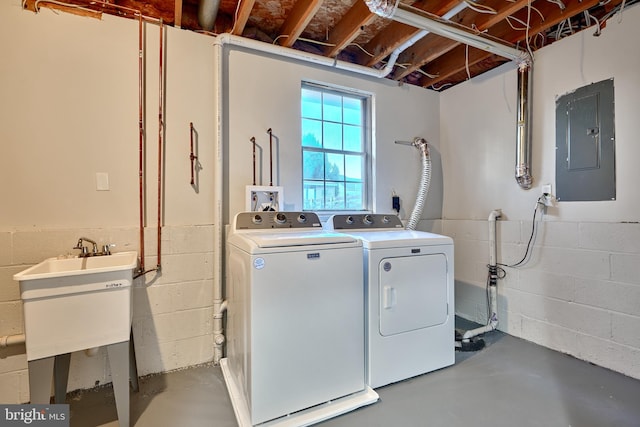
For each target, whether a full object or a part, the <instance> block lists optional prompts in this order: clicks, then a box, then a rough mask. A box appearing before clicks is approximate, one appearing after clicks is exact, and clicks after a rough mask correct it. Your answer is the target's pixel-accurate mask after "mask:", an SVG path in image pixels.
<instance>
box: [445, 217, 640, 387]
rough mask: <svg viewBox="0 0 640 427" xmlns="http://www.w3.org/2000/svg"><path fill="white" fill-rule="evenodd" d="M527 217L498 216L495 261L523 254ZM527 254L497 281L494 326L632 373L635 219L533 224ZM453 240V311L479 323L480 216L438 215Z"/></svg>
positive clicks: (639, 296) (638, 312) (638, 248)
mask: <svg viewBox="0 0 640 427" xmlns="http://www.w3.org/2000/svg"><path fill="white" fill-rule="evenodd" d="M531 225H532V223H531V221H502V220H500V221H498V224H497V234H498V260H499V262H501V263H505V264H513V263H515V262H517V261H519V260H520V259H521V258H522V256H523V255H524V253H525V248H526V244H527V241H528V240H529V236H530V233H531ZM538 227H539V228H538V233H537V237H536V239H535V246H534V249H533V253H532V256H531V259H530V261H529V262H528V263H527V264H526V265H524V266H522V267H520V268H505V271H506V272H507V276H506V277H505V278H504V279H503V280H499V281H498V293H499V297H498V312H499V313H498V316H499V321H500V324H499V329H500V330H502V331H504V332H507V333H509V334H511V335H514V336H517V337H521V338H524V339H526V340H529V341H533V342H535V343H538V344H541V345H544V346H546V347H549V348H552V349H554V350H558V351H561V352H564V353H567V354H570V355H572V356H575V357H577V358H579V359H584V360H588V361H589V362H592V363H595V364H597V365H600V366H604V367H606V368H609V369H612V370H615V371H618V372H621V373H623V374H626V375H629V376H631V377H634V378H640V334H639V333H638V331H639V330H640V224H638V223H604V222H564V221H562V222H560V221H543V222H542V223H538ZM443 232H444V234H446V235H449V236H452V237H453V238H454V241H455V257H456V273H455V275H456V313H457V314H459V315H461V316H462V317H465V318H468V319H470V320H473V321H476V322H479V323H482V324H484V323H486V321H487V309H486V306H487V305H486V298H485V296H484V295H485V283H486V277H487V268H486V265H487V264H488V261H489V243H488V238H489V231H488V222H487V221H474V220H444V221H443Z"/></svg>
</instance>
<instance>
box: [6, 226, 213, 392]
mask: <svg viewBox="0 0 640 427" xmlns="http://www.w3.org/2000/svg"><path fill="white" fill-rule="evenodd" d="M138 232H139V231H138V229H137V228H110V229H73V230H72V229H44V230H29V231H3V232H0V313H2V316H0V336H3V335H14V334H21V333H23V332H24V322H23V315H22V302H21V300H20V290H19V285H18V283H17V282H15V281H14V280H13V279H12V277H13V275H14V274H15V273H18V272H19V271H22V270H24V269H25V268H27V267H29V266H31V265H33V264H36V263H38V262H40V261H42V260H43V259H45V258H49V257H55V256H58V255H66V254H68V253H74V252H76V251H74V250H73V249H71V248H72V247H73V246H74V245H75V243H76V241H77V239H78V237H79V236H87V237H90V238H93V239H94V240H96V241H98V242H99V243H102V242H105V243H106V242H110V243H115V244H116V247H115V248H114V252H116V251H127V250H135V251H138V252H139V244H138ZM156 236H157V229H155V228H148V229H146V233H145V255H146V256H145V264H146V268H147V269H149V268H153V267H155V266H156V262H157V261H156V253H157V244H156V242H157V238H156ZM212 262H213V226H210V225H202V226H171V227H164V228H163V230H162V269H161V274H156V273H148V274H147V275H146V276H144V277H140V278H138V279H136V280H135V282H134V288H133V331H134V340H135V346H136V357H137V363H138V373H139V374H140V375H145V374H149V373H156V372H164V371H169V370H174V369H179V368H183V367H188V366H192V365H197V364H200V363H206V362H210V361H212V359H213V329H212V318H213V265H212ZM79 321H81V319H79ZM27 339H28V337H27ZM110 378H111V374H110V370H109V365H108V360H107V355H106V350H105V349H104V348H101V349H100V350H99V351H98V353H97V354H96V355H95V356H92V357H89V356H87V355H86V354H85V353H84V352H76V353H73V354H72V358H71V368H70V373H69V386H68V390H69V391H71V390H75V389H84V388H90V387H94V386H95V385H98V384H104V383H108V382H110V381H111V379H110ZM28 401H29V377H28V369H27V358H26V354H25V347H24V345H20V346H13V347H8V348H5V349H0V402H2V403H24V402H28Z"/></svg>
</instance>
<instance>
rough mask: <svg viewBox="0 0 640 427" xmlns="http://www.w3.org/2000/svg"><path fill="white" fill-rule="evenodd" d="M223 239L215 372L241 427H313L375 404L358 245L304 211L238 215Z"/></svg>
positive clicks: (360, 248) (358, 243) (359, 246)
mask: <svg viewBox="0 0 640 427" xmlns="http://www.w3.org/2000/svg"><path fill="white" fill-rule="evenodd" d="M229 233H230V234H229V236H228V238H227V269H226V276H227V281H226V301H227V325H226V326H227V327H226V338H227V346H226V357H225V358H223V359H222V360H221V365H222V371H223V375H224V379H225V382H226V385H227V389H228V391H229V395H230V397H231V401H232V404H233V408H234V412H235V414H236V418H237V420H238V424H239V425H240V426H252V425H256V424H264V425H287V426H298V425H309V424H313V423H315V422H319V421H322V420H324V419H327V418H331V417H333V416H336V415H339V414H342V413H345V412H348V411H350V410H352V409H356V408H358V407H361V406H364V405H368V404H371V403H374V402H376V401H377V400H378V395H377V394H376V392H375V391H373V390H372V389H371V388H370V387H369V386H368V385H367V384H366V382H365V366H364V364H365V344H364V343H365V336H364V304H363V301H364V288H363V268H362V263H363V260H362V243H361V242H360V241H359V240H357V239H356V238H354V237H352V236H349V235H345V234H341V233H335V232H327V231H325V230H323V228H322V224H321V222H320V220H319V218H318V216H317V215H316V214H315V213H309V212H242V213H239V214H237V215H236V216H235V218H234V221H233V224H232V226H231V229H230V232H229Z"/></svg>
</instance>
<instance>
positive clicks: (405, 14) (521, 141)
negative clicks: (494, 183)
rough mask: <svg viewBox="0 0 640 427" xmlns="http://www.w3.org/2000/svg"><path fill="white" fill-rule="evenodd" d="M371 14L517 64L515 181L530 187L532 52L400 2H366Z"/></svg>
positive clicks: (366, 0) (377, 0)
mask: <svg viewBox="0 0 640 427" xmlns="http://www.w3.org/2000/svg"><path fill="white" fill-rule="evenodd" d="M365 3H366V4H367V6H369V9H370V10H371V12H373V13H375V14H377V15H379V16H382V17H384V18H389V19H392V20H394V21H396V22H401V23H403V24H406V25H411V26H412V27H415V28H420V29H422V30H427V31H430V32H432V33H434V34H438V35H439V36H442V37H446V38H448V39H451V40H455V41H457V42H460V43H464V44H467V45H469V46H473V47H475V48H478V49H481V50H484V51H486V52H490V53H493V54H496V55H500V56H502V57H504V58H507V59H511V60H515V61H517V62H518V67H519V70H518V132H517V133H518V135H517V147H516V181H517V182H518V184H519V185H520V187H522V188H523V189H525V190H528V189H530V188H531V182H532V178H531V164H530V162H531V131H530V129H531V127H530V126H529V122H530V116H531V105H532V99H531V96H530V94H529V91H530V89H531V81H532V74H533V73H532V72H531V68H532V64H533V58H532V57H531V55H530V54H529V52H526V51H523V50H519V49H515V48H513V47H510V46H507V45H504V44H502V43H500V42H499V41H496V40H494V39H492V38H489V37H487V36H484V35H482V34H476V33H471V32H469V31H468V30H466V29H464V28H463V27H461V26H459V25H456V24H454V23H452V22H450V21H448V20H446V19H442V18H441V17H439V16H437V15H433V14H430V13H427V12H424V11H422V10H419V9H415V8H412V7H410V6H406V5H404V4H402V3H400V2H398V1H397V0H365Z"/></svg>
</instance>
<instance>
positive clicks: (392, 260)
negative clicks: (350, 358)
mask: <svg viewBox="0 0 640 427" xmlns="http://www.w3.org/2000/svg"><path fill="white" fill-rule="evenodd" d="M325 228H326V229H328V230H333V231H339V232H343V233H347V234H348V235H350V236H353V237H356V238H358V239H360V240H361V241H362V243H363V253H364V280H365V300H366V304H365V305H366V309H365V316H366V320H365V325H366V354H367V358H366V381H367V384H368V385H369V386H371V387H372V388H377V387H381V386H384V385H387V384H390V383H394V382H397V381H401V380H404V379H407V378H410V377H414V376H417V375H421V374H424V373H427V372H431V371H434V370H437V369H440V368H444V367H446V366H449V365H452V364H453V363H454V361H455V354H454V353H455V349H454V347H455V337H454V322H455V319H454V317H455V312H454V288H453V281H454V279H453V240H452V239H451V238H449V237H446V236H440V235H437V234H433V233H427V232H423V231H414V230H405V229H404V227H403V225H402V223H401V221H400V219H399V218H398V217H397V216H395V215H382V214H371V215H368V214H361V215H334V216H332V217H331V218H330V219H329V220H328V222H327V224H326V225H325Z"/></svg>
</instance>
